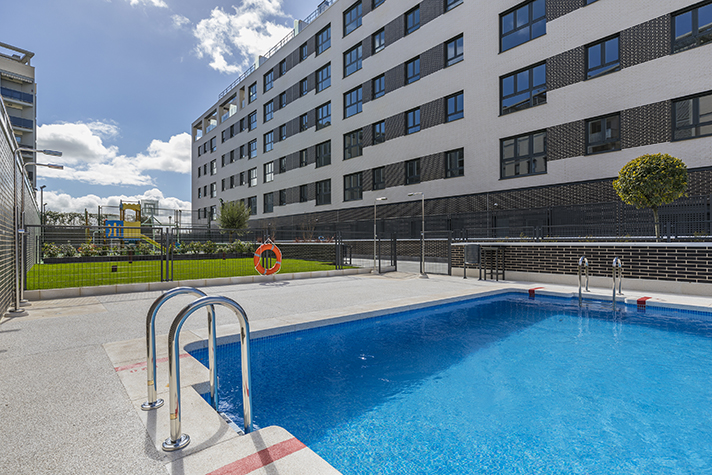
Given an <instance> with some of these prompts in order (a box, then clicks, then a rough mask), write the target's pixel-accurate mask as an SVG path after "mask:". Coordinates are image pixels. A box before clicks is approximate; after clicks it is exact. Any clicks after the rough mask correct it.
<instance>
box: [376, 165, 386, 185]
mask: <svg viewBox="0 0 712 475" xmlns="http://www.w3.org/2000/svg"><path fill="white" fill-rule="evenodd" d="M385 188H386V167H378V168H374V169H373V189H374V190H383V189H385Z"/></svg>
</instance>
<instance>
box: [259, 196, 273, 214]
mask: <svg viewBox="0 0 712 475" xmlns="http://www.w3.org/2000/svg"><path fill="white" fill-rule="evenodd" d="M263 200H264V207H263V208H262V212H263V213H271V212H273V211H274V193H265V194H264V195H263Z"/></svg>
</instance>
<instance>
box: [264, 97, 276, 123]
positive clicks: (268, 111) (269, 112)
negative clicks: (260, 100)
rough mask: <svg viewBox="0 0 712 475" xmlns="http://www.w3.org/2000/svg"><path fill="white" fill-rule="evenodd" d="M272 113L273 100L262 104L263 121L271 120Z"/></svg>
mask: <svg viewBox="0 0 712 475" xmlns="http://www.w3.org/2000/svg"><path fill="white" fill-rule="evenodd" d="M273 113H274V101H269V102H268V103H266V104H265V105H264V121H265V122H269V121H270V120H272V117H273Z"/></svg>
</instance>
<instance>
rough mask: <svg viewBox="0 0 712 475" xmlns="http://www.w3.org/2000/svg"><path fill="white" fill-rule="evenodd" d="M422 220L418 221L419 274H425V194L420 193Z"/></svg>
mask: <svg viewBox="0 0 712 475" xmlns="http://www.w3.org/2000/svg"><path fill="white" fill-rule="evenodd" d="M420 204H421V210H422V221H421V223H420V275H421V277H422V276H424V275H425V194H423V193H421V194H420Z"/></svg>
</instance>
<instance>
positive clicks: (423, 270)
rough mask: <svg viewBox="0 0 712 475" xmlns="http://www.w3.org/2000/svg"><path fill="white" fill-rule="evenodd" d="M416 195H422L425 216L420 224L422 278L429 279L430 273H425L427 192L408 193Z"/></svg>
mask: <svg viewBox="0 0 712 475" xmlns="http://www.w3.org/2000/svg"><path fill="white" fill-rule="evenodd" d="M415 195H420V204H421V209H422V216H423V220H422V222H421V224H420V278H421V279H427V278H428V274H426V273H425V194H424V193H423V192H422V191H416V192H413V193H408V196H415Z"/></svg>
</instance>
